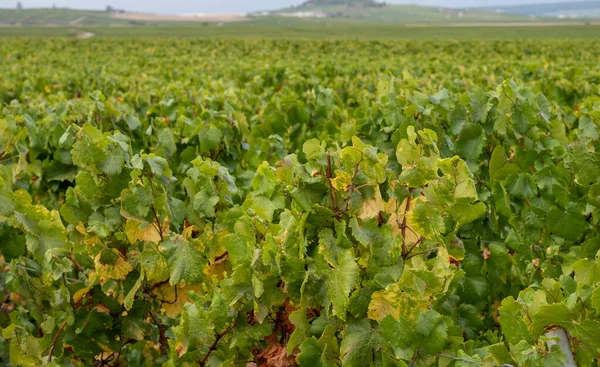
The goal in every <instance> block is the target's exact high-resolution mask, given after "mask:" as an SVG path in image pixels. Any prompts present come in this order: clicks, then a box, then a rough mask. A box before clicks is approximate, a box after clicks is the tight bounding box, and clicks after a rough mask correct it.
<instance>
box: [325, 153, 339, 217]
mask: <svg viewBox="0 0 600 367" xmlns="http://www.w3.org/2000/svg"><path fill="white" fill-rule="evenodd" d="M332 178H333V175H332V173H331V153H327V181H329V195H330V196H331V202H332V204H333V212H334V213H335V215H336V217H337V216H338V215H339V210H338V207H337V201H336V199H335V192H334V191H333V184H332V183H331V179H332Z"/></svg>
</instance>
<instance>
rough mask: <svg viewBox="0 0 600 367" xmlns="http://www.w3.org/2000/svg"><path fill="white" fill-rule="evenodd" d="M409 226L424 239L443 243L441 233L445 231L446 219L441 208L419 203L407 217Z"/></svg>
mask: <svg viewBox="0 0 600 367" xmlns="http://www.w3.org/2000/svg"><path fill="white" fill-rule="evenodd" d="M407 219H408V221H407V223H408V225H409V226H410V227H411V228H412V229H413V230H415V231H416V232H417V233H419V234H421V235H422V236H423V237H425V238H426V239H429V240H433V241H439V242H442V241H443V240H442V239H441V233H442V232H444V231H445V224H444V219H443V218H442V213H441V211H440V208H439V207H437V206H435V205H434V204H432V203H429V202H423V201H419V202H418V203H417V205H416V206H415V208H414V209H413V210H412V211H410V212H409V213H408V215H407Z"/></svg>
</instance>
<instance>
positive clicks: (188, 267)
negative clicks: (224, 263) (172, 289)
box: [160, 237, 207, 284]
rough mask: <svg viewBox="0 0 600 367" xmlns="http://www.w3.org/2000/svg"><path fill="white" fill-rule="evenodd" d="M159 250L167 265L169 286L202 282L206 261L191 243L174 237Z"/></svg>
mask: <svg viewBox="0 0 600 367" xmlns="http://www.w3.org/2000/svg"><path fill="white" fill-rule="evenodd" d="M160 249H161V251H162V253H163V255H164V256H165V257H166V258H167V262H168V264H169V270H170V279H169V280H170V282H171V284H177V283H179V282H180V281H182V280H185V281H186V283H188V284H197V283H199V282H201V281H202V279H203V278H204V273H203V270H204V267H205V266H206V265H207V261H206V260H205V258H204V256H202V254H201V253H200V252H199V251H198V250H197V249H196V247H195V246H194V245H193V244H192V243H190V242H187V241H184V240H183V239H181V238H180V237H174V238H171V239H169V240H168V241H166V242H164V243H163V244H161V246H160Z"/></svg>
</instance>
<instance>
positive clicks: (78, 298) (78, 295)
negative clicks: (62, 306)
mask: <svg viewBox="0 0 600 367" xmlns="http://www.w3.org/2000/svg"><path fill="white" fill-rule="evenodd" d="M90 289H91V287H85V288H81V289H80V290H78V291H77V292H76V293H75V294H74V295H73V303H80V302H81V300H82V299H83V296H85V295H86V294H88V292H89V291H90Z"/></svg>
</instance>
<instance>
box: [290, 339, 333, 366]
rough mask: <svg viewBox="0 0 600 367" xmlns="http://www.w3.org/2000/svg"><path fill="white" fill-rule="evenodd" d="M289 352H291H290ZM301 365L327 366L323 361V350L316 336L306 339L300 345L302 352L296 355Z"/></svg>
mask: <svg viewBox="0 0 600 367" xmlns="http://www.w3.org/2000/svg"><path fill="white" fill-rule="evenodd" d="M288 353H289V352H288ZM296 361H297V362H298V365H299V366H300V367H313V366H314V367H326V366H327V365H326V364H325V363H323V350H322V349H321V346H320V345H319V343H318V342H317V339H315V338H314V337H312V338H309V339H306V340H305V341H304V343H302V345H300V353H298V355H297V356H296Z"/></svg>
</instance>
